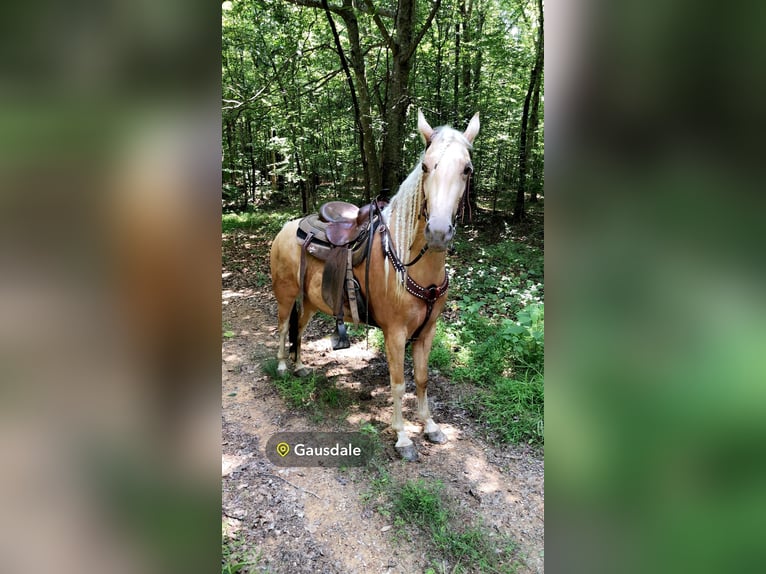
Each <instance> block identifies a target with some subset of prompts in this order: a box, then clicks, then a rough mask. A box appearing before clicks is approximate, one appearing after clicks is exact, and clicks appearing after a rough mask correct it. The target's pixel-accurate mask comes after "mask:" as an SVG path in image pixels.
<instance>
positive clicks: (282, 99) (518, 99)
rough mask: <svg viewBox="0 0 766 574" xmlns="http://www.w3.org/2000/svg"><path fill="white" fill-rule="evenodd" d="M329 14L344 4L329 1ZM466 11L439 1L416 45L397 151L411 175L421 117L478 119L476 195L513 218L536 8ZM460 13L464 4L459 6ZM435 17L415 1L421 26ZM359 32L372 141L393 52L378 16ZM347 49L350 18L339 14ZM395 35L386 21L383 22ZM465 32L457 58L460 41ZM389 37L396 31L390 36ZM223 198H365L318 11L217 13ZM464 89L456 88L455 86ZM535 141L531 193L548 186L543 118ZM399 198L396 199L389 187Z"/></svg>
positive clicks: (263, 2)
mask: <svg viewBox="0 0 766 574" xmlns="http://www.w3.org/2000/svg"><path fill="white" fill-rule="evenodd" d="M330 4H331V5H333V4H337V3H333V2H331V3H330ZM472 6H473V7H472V9H470V10H467V11H466V10H465V9H462V10H461V4H460V2H458V1H457V0H444V1H443V2H442V5H441V8H440V10H439V13H438V15H437V17H436V19H435V20H434V22H433V24H432V25H431V26H430V27H429V28H428V29H427V30H426V33H425V35H424V37H423V39H422V41H421V42H420V44H419V45H418V47H417V51H416V57H415V62H416V65H415V67H414V68H413V72H412V74H410V78H409V86H408V94H407V95H408V97H409V98H410V99H411V101H412V102H413V103H414V104H416V105H413V106H412V109H411V111H410V112H408V114H407V118H406V121H407V129H406V130H405V134H406V135H405V137H404V141H402V142H401V145H402V146H403V149H404V154H403V156H404V157H403V162H404V165H401V166H398V169H400V170H401V171H406V170H408V169H409V168H410V167H412V165H413V164H414V161H415V160H416V158H417V157H418V155H419V153H420V152H421V151H422V143H421V142H420V139H419V137H418V136H417V134H416V133H415V109H416V108H417V107H422V108H423V109H424V110H425V111H426V113H427V115H428V117H429V119H430V120H431V122H432V124H433V125H441V124H445V123H446V124H452V125H454V126H455V127H464V126H465V122H466V121H467V120H468V119H469V118H470V117H471V115H472V114H473V113H474V112H475V111H477V110H478V111H480V112H481V117H482V132H481V134H480V138H481V145H478V146H477V148H476V150H475V152H474V156H473V162H474V166H475V168H476V173H477V174H481V177H477V179H476V180H475V185H476V188H475V192H476V195H475V197H477V198H478V200H479V201H480V203H483V204H490V203H491V204H492V206H493V207H494V206H497V207H498V208H500V209H501V210H502V209H507V208H508V207H509V206H510V205H511V203H512V196H513V195H514V194H513V191H514V190H515V183H516V180H517V170H516V169H515V164H516V161H517V157H518V140H519V131H520V121H521V111H522V102H523V100H524V96H525V93H526V89H527V84H528V81H529V70H530V69H531V66H532V64H533V62H534V59H535V53H536V49H535V40H536V37H537V28H538V24H539V17H538V14H537V8H536V6H535V3H518V2H516V3H508V2H506V1H505V0H488V1H486V2H481V3H474V4H473V5H472ZM463 8H464V6H463ZM429 9H430V5H429V4H428V3H418V4H417V9H416V14H415V21H414V22H413V25H414V28H415V29H416V30H419V29H420V27H421V26H422V25H423V24H424V22H425V19H426V16H427V13H428V11H429ZM355 16H356V20H357V23H358V25H359V28H360V33H361V46H360V50H361V52H362V53H363V54H364V56H363V62H362V63H363V65H364V67H365V73H364V74H363V75H362V78H361V79H360V78H357V77H355V78H354V80H355V82H357V83H359V82H360V81H365V82H366V84H367V87H368V89H369V91H370V93H371V95H373V99H374V100H377V101H378V102H381V103H380V104H379V105H375V103H373V105H372V107H371V112H372V117H371V121H372V129H373V135H374V137H375V139H376V140H377V141H380V140H381V139H382V136H383V133H384V130H385V101H386V99H387V95H388V94H390V92H391V90H392V86H391V85H390V84H389V82H390V81H391V79H392V78H391V76H392V74H391V70H390V66H387V65H382V64H381V62H383V63H385V62H390V61H391V60H392V57H393V54H392V53H391V46H390V43H389V42H387V41H386V39H385V38H384V37H383V35H382V33H381V32H380V30H379V29H378V26H377V25H376V24H375V23H374V21H373V16H372V15H371V14H369V13H367V12H366V11H365V12H363V11H362V10H360V9H355ZM335 20H336V25H337V26H338V32H339V34H340V36H341V38H342V41H343V43H344V49H345V50H346V51H347V54H348V50H349V46H348V43H349V37H348V31H347V30H346V29H345V24H344V22H343V18H340V17H337V15H336V17H335ZM383 20H384V22H385V25H387V26H389V27H390V25H391V24H390V21H389V19H388V18H384V19H383ZM456 29H460V30H461V34H460V36H459V37H460V42H461V44H460V53H459V57H456V56H458V54H456V52H457V50H458V48H457V46H456V42H455V33H454V31H455V30H456ZM389 31H391V30H390V29H389ZM221 56H222V88H223V90H222V148H223V170H222V172H223V181H222V184H223V185H222V200H223V205H224V207H225V208H226V209H227V210H228V209H243V208H245V207H246V206H252V205H264V204H267V203H268V204H270V205H291V206H293V207H297V206H298V205H300V198H301V195H302V192H307V196H308V200H309V204H310V206H309V208H310V209H313V208H315V207H316V206H317V205H318V203H319V202H321V201H322V199H327V198H336V197H337V198H344V199H351V200H358V199H359V198H360V197H361V196H362V193H363V192H362V186H363V179H364V178H363V170H362V162H361V161H360V151H359V142H358V131H357V128H356V123H355V117H354V107H353V105H352V102H351V95H350V92H349V89H348V86H347V84H346V81H345V78H344V75H343V73H342V72H341V67H340V61H339V58H338V53H337V51H336V49H335V45H334V41H333V38H332V35H331V32H330V28H329V26H328V24H327V22H326V18H324V17H323V15H322V14H321V10H318V9H312V8H308V7H301V6H298V5H296V4H295V3H291V2H282V1H279V0H242V1H238V2H233V3H231V4H230V5H229V3H225V5H224V9H223V14H222V54H221ZM455 85H457V89H455V88H454V86H455ZM543 108H544V105H543V106H541V110H540V117H541V125H540V137H538V138H536V139H535V145H534V146H533V148H532V149H531V150H529V155H530V163H531V165H532V166H534V169H533V172H532V181H530V182H529V183H530V185H531V186H532V187H534V188H535V189H541V183H542V162H543V138H542V131H543V121H542V120H543V119H544V118H543V116H544V109H543ZM392 191H393V190H392Z"/></svg>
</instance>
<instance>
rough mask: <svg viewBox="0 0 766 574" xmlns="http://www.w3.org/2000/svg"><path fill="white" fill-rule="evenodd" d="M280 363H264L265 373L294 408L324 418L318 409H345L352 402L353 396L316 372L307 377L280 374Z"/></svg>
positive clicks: (272, 360)
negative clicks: (311, 412) (278, 368)
mask: <svg viewBox="0 0 766 574" xmlns="http://www.w3.org/2000/svg"><path fill="white" fill-rule="evenodd" d="M278 366H279V362H278V361H277V360H276V359H268V360H266V361H264V363H263V371H264V372H265V373H266V374H267V375H269V376H270V377H271V378H272V380H273V381H274V386H275V387H276V389H277V391H278V392H279V396H281V397H282V399H283V400H284V401H285V402H286V403H287V404H288V405H290V406H291V407H292V408H296V409H303V410H309V411H314V414H315V415H316V416H318V417H320V418H323V413H322V412H319V411H318V410H317V409H324V410H327V409H331V410H332V409H343V408H346V407H348V406H349V405H350V404H351V402H352V399H351V395H350V394H349V392H348V391H347V390H345V389H339V388H338V387H336V386H335V384H334V381H332V380H331V379H328V378H327V377H325V376H323V375H320V374H318V373H316V372H312V373H311V374H309V375H307V376H305V377H298V376H295V375H294V374H292V373H289V372H288V373H284V374H280V373H279V372H278V371H277V367H278Z"/></svg>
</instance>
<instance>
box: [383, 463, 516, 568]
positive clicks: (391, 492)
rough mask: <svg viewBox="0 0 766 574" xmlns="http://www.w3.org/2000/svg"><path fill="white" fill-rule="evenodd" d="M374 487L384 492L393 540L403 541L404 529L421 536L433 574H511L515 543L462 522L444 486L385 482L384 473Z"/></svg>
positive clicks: (480, 526) (388, 480) (426, 483)
mask: <svg viewBox="0 0 766 574" xmlns="http://www.w3.org/2000/svg"><path fill="white" fill-rule="evenodd" d="M381 480H382V481H383V482H382V483H381V484H380V485H378V488H379V489H382V491H383V492H385V493H386V496H387V499H388V503H387V505H386V510H387V512H382V514H383V515H384V516H387V517H388V518H390V519H393V522H394V526H395V527H396V528H395V529H394V531H393V532H394V536H396V537H397V538H400V539H407V538H408V537H407V532H406V531H407V529H416V530H419V531H420V532H421V533H423V534H425V535H426V537H427V539H428V541H429V543H430V546H431V548H432V551H431V552H429V560H430V561H431V567H430V568H429V570H427V571H433V572H437V571H439V572H441V571H444V572H452V573H464V572H480V573H483V572H487V573H504V574H510V573H513V572H516V570H517V568H518V562H517V561H516V560H515V559H514V554H513V553H514V550H515V544H514V543H513V541H512V540H511V539H510V538H508V537H506V536H497V535H494V534H492V533H491V532H490V531H489V530H488V529H486V528H485V527H483V526H482V525H481V524H478V523H467V524H466V522H465V520H461V519H460V517H459V516H458V515H457V513H456V512H455V511H454V510H453V509H452V508H451V507H450V506H449V504H448V502H447V498H446V495H445V494H444V486H443V484H442V483H441V482H439V481H431V482H427V481H425V480H422V479H421V480H414V481H407V482H405V483H404V484H401V485H399V486H392V485H391V484H390V477H389V475H388V474H385V475H383V476H382V477H381Z"/></svg>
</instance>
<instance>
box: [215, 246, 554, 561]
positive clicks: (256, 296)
mask: <svg viewBox="0 0 766 574" xmlns="http://www.w3.org/2000/svg"><path fill="white" fill-rule="evenodd" d="M235 243H236V241H235ZM224 249H225V250H226V249H227V246H226V244H225V246H224ZM226 261H227V258H226V257H224V262H225V263H224V280H223V285H224V290H223V325H224V330H225V336H224V337H223V349H222V359H223V360H222V380H223V385H222V395H223V398H222V404H223V412H222V428H223V435H222V440H223V460H222V490H223V493H222V505H223V506H222V512H223V527H224V532H225V534H226V535H227V536H231V537H233V538H234V539H235V540H236V541H237V544H239V545H240V546H239V548H242V549H243V553H249V554H248V555H249V556H250V558H251V561H252V563H253V565H252V566H250V569H251V571H256V572H275V573H282V572H284V573H291V574H293V573H304V572H305V573H307V574H308V573H317V572H322V573H325V572H327V573H344V574H355V573H359V574H367V573H392V574H393V573H402V574H413V573H420V572H425V571H426V570H427V569H428V568H429V567H431V568H433V567H434V564H437V565H438V564H439V562H438V556H436V555H435V554H434V552H433V548H431V547H429V545H428V541H427V540H426V539H425V537H424V536H419V535H418V532H417V531H413V530H412V529H409V530H405V531H402V530H401V529H399V530H397V527H396V525H394V524H392V520H391V519H390V517H387V516H386V515H385V513H381V512H380V511H379V510H380V508H379V507H378V506H376V504H375V498H374V496H371V484H370V477H371V474H370V473H369V472H368V471H366V470H365V469H360V468H351V469H332V468H278V467H275V466H274V465H272V463H271V462H269V461H268V460H267V459H266V457H265V455H264V454H263V448H264V446H265V444H266V442H267V440H268V439H269V437H270V436H271V435H272V434H273V433H275V432H278V431H298V430H324V431H329V430H338V431H339V430H358V429H359V427H360V425H361V424H362V423H364V422H369V423H371V424H372V425H374V426H375V428H378V429H380V431H381V435H380V436H381V439H382V443H383V445H384V452H383V453H382V459H383V462H384V464H385V465H386V468H387V471H388V472H389V473H390V476H391V477H393V480H395V481H397V482H400V483H401V482H404V481H405V480H415V479H426V480H433V481H440V482H441V483H442V484H443V485H444V491H443V492H444V495H445V498H446V499H447V500H449V501H450V504H451V505H452V506H453V508H454V509H455V511H456V512H457V513H458V514H459V515H460V516H463V517H465V520H466V521H471V522H473V523H481V524H483V525H484V526H486V527H487V528H488V529H489V531H490V532H492V533H496V535H497V536H498V537H500V536H503V535H504V536H509V537H511V538H512V539H513V540H514V541H515V543H516V544H517V549H516V551H515V558H514V559H515V560H517V561H518V563H519V566H518V571H519V572H530V573H532V572H534V573H537V572H542V571H543V529H544V527H543V508H544V504H543V500H544V482H543V459H542V454H541V452H540V451H539V449H531V448H528V447H525V446H509V445H496V444H492V443H491V442H488V441H487V440H485V437H484V436H483V435H484V433H483V432H482V429H481V428H480V426H479V425H477V424H476V423H475V421H473V420H472V419H471V418H470V417H469V415H468V414H467V413H466V412H465V411H464V409H461V408H460V406H459V404H460V402H461V401H460V400H457V399H458V398H462V400H463V401H465V399H466V398H467V397H466V396H465V393H466V392H467V391H465V389H462V388H460V387H458V386H455V385H453V384H452V383H451V382H450V381H447V380H446V379H444V377H442V376H441V375H439V374H438V373H432V376H431V379H430V383H429V396H430V399H431V401H432V410H433V414H434V418H435V420H436V421H437V423H439V424H440V425H441V428H442V430H443V431H444V432H445V434H446V435H447V436H448V438H449V441H448V442H447V443H446V444H444V445H431V444H429V443H427V442H425V441H424V440H423V439H422V435H420V434H419V432H420V430H421V429H420V425H419V424H417V419H416V416H415V410H414V407H415V396H414V383H413V382H412V375H411V367H409V368H408V369H407V370H406V373H405V376H406V378H407V379H408V382H407V394H406V395H405V400H404V415H405V419H406V420H409V421H410V423H411V426H410V432H411V436H413V440H414V441H415V443H416V445H417V447H418V451H419V452H420V455H421V456H420V461H419V462H417V463H404V462H403V461H401V460H399V459H398V458H397V456H396V454H395V451H394V449H393V444H394V442H395V435H394V433H393V431H390V430H388V425H389V423H390V417H391V410H392V408H391V395H390V391H389V385H388V369H387V366H386V362H385V357H384V355H383V354H382V353H381V352H379V351H378V350H377V349H375V348H374V347H373V346H372V345H369V346H368V345H367V342H366V340H365V337H364V336H357V337H356V339H355V341H354V342H353V344H352V347H351V348H350V349H345V350H341V351H332V350H331V346H330V342H329V338H328V336H329V334H330V331H331V329H330V328H329V327H328V326H327V324H325V323H322V322H321V321H319V320H317V319H314V321H313V322H312V324H311V325H310V326H309V329H308V331H307V334H306V337H305V338H304V347H303V348H304V355H303V357H304V363H306V365H307V366H311V367H313V368H315V369H318V370H319V372H321V373H323V374H324V375H326V376H328V377H330V378H331V379H333V380H334V381H335V385H336V387H338V388H342V389H344V390H345V391H346V392H347V393H348V396H350V398H351V404H350V405H349V406H346V407H345V408H340V409H337V410H332V409H330V410H326V409H325V410H323V411H321V412H318V411H316V410H311V409H309V410H306V409H299V410H295V409H293V408H290V407H289V406H288V404H287V403H286V402H285V401H284V400H283V399H282V398H281V397H280V395H279V393H278V392H277V389H276V387H275V385H274V382H273V381H272V379H271V378H270V377H269V376H268V375H267V374H266V373H265V372H264V371H263V364H264V362H265V361H266V360H268V359H270V358H273V357H275V356H276V350H277V336H276V302H275V300H274V298H273V295H272V294H271V292H270V289H269V286H268V284H267V282H266V281H265V280H264V274H263V272H261V273H260V274H250V273H246V272H245V273H243V272H242V269H238V268H237V266H236V265H229V267H230V268H229V269H226V267H227V263H226ZM245 271H246V270H245ZM461 393H462V397H460V395H461ZM397 532H399V534H398V535H397ZM493 535H494V534H493ZM245 551H247V552H245ZM453 566H454V565H450V564H443V565H442V569H443V570H445V571H447V572H449V571H451V570H450V569H451V568H452V567H453ZM436 571H440V570H439V569H438V566H437V570H436Z"/></svg>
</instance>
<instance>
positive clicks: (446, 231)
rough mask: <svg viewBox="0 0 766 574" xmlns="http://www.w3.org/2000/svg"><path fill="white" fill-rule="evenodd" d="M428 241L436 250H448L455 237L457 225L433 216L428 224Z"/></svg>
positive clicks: (430, 247) (429, 246) (429, 245)
mask: <svg viewBox="0 0 766 574" xmlns="http://www.w3.org/2000/svg"><path fill="white" fill-rule="evenodd" d="M425 235H426V242H427V243H428V248H429V249H432V250H434V251H446V250H447V248H448V247H449V246H450V243H451V242H452V239H453V238H454V237H455V226H454V225H452V223H451V222H449V221H447V220H443V219H437V218H432V219H430V220H429V221H428V223H427V224H426V232H425Z"/></svg>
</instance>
